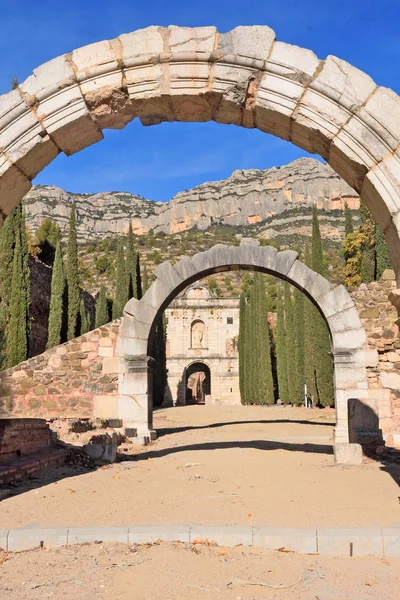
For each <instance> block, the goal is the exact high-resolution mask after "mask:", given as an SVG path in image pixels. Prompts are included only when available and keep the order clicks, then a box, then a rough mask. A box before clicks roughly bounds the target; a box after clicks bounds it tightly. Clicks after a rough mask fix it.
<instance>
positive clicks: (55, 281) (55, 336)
mask: <svg viewBox="0 0 400 600" xmlns="http://www.w3.org/2000/svg"><path fill="white" fill-rule="evenodd" d="M65 288H66V282H65V273H64V264H63V259H62V251H61V243H60V242H57V247H56V256H55V259H54V265H53V274H52V278H51V297H50V312H49V320H48V328H47V345H46V348H47V349H49V348H53V347H54V346H58V344H60V343H61V330H62V325H63V312H64V298H65Z"/></svg>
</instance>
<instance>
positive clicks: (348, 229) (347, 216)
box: [344, 203, 354, 237]
mask: <svg viewBox="0 0 400 600" xmlns="http://www.w3.org/2000/svg"><path fill="white" fill-rule="evenodd" d="M353 232H354V227H353V216H352V213H351V209H350V208H349V206H348V204H347V203H346V204H345V205H344V237H346V235H349V234H350V233H353Z"/></svg>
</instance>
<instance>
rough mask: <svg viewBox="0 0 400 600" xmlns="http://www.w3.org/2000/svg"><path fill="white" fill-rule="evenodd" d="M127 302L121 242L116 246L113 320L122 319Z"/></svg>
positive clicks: (126, 285) (126, 284) (125, 275)
mask: <svg viewBox="0 0 400 600" xmlns="http://www.w3.org/2000/svg"><path fill="white" fill-rule="evenodd" d="M127 302H128V282H127V274H126V264H125V257H124V246H123V243H122V241H120V242H119V244H118V254H117V280H116V284H115V300H114V303H113V315H112V317H113V319H119V318H120V317H122V313H123V311H124V308H125V304H126V303H127Z"/></svg>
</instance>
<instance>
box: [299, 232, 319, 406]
mask: <svg viewBox="0 0 400 600" xmlns="http://www.w3.org/2000/svg"><path fill="white" fill-rule="evenodd" d="M304 264H305V265H307V267H310V268H311V252H310V247H309V245H308V244H306V247H305V250H304ZM303 302H304V327H305V341H304V354H305V356H306V357H307V360H306V361H305V369H304V371H305V373H304V374H305V383H306V384H307V395H308V396H309V397H310V398H313V399H315V398H316V388H315V369H314V356H313V344H312V333H313V328H314V323H315V319H316V316H317V315H316V312H318V311H317V309H316V308H315V306H314V304H313V303H312V302H311V300H310V299H309V298H307V296H304V299H303Z"/></svg>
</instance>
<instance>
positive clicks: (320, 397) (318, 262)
mask: <svg viewBox="0 0 400 600" xmlns="http://www.w3.org/2000/svg"><path fill="white" fill-rule="evenodd" d="M311 268H312V269H313V271H316V272H317V273H319V274H320V275H323V274H324V261H323V254H322V243H321V234H320V230H319V223H318V217H317V213H316V210H315V218H314V213H313V229H312V248H311ZM310 314H313V315H314V317H313V319H312V322H311V323H310V326H311V327H312V330H311V344H312V360H313V366H314V382H315V396H314V402H316V403H317V404H318V405H320V406H329V405H331V404H332V403H333V399H334V389H333V368H332V358H331V343H330V337H329V331H328V327H327V325H326V323H325V320H324V318H323V317H322V315H321V313H320V312H319V311H318V309H316V308H314V311H310Z"/></svg>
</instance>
